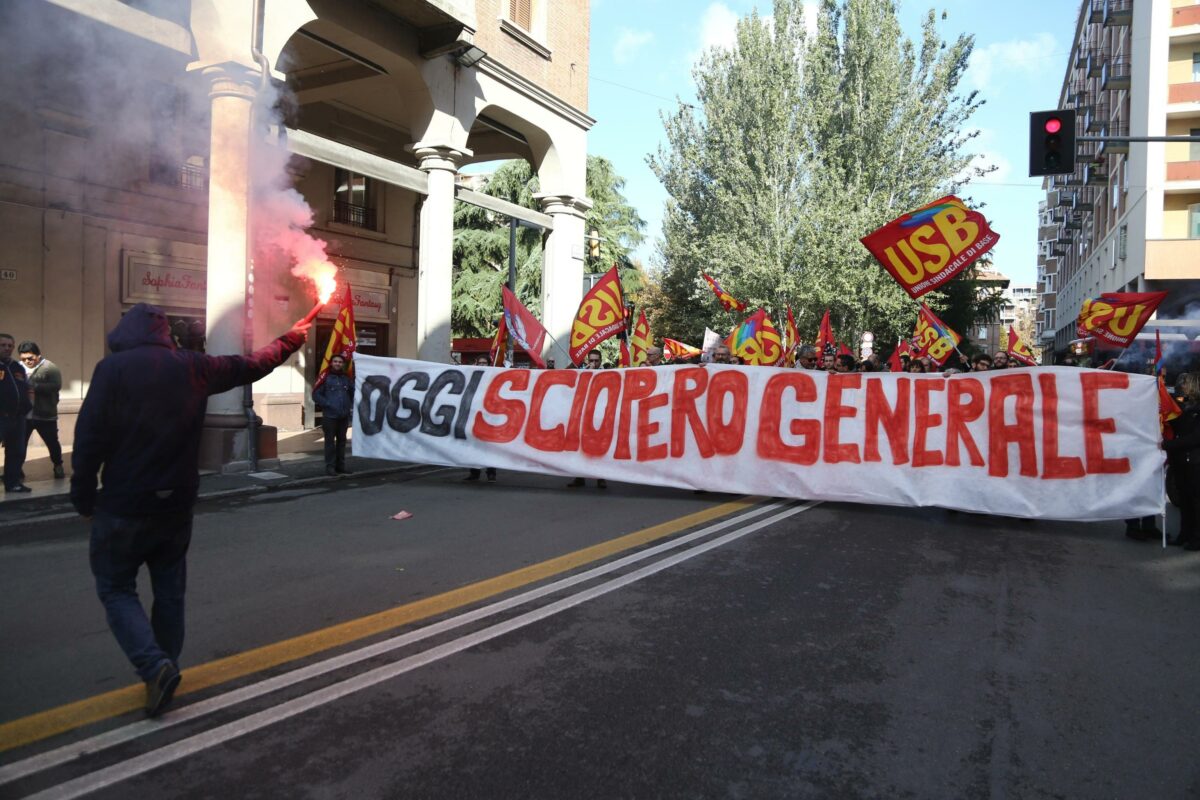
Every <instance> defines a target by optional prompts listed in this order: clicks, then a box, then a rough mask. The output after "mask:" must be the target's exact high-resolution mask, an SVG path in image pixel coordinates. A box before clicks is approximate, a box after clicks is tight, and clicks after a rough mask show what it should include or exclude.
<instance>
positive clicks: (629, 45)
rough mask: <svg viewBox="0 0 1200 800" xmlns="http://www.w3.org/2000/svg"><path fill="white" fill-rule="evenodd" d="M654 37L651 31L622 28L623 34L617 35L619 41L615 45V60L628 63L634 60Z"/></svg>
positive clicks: (618, 62) (619, 62)
mask: <svg viewBox="0 0 1200 800" xmlns="http://www.w3.org/2000/svg"><path fill="white" fill-rule="evenodd" d="M652 39H654V34H653V33H651V32H650V31H631V30H629V29H628V28H622V29H621V35H620V36H618V37H617V43H616V44H615V45H613V61H614V62H616V63H617V64H628V63H629V62H630V61H633V59H634V56H636V55H637V51H638V50H639V49H641V48H642V47H644V46H645V45H647V44H649V43H650V41H651V40H652Z"/></svg>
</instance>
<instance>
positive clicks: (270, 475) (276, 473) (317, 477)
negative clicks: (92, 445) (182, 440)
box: [0, 430, 417, 528]
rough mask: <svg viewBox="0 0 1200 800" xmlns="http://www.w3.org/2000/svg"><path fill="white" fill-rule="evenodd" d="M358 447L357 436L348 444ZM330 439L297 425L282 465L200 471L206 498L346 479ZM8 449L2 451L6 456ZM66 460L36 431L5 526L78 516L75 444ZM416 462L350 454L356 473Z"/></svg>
mask: <svg viewBox="0 0 1200 800" xmlns="http://www.w3.org/2000/svg"><path fill="white" fill-rule="evenodd" d="M347 450H350V451H351V452H352V451H353V442H351V443H350V444H349V445H348V446H347ZM324 453H325V442H324V439H323V437H322V434H321V431H320V430H308V431H291V432H281V433H280V434H279V465H278V466H277V467H270V468H265V467H264V468H261V469H260V470H259V471H258V472H233V473H220V472H211V471H203V470H202V471H201V472H200V498H201V499H204V498H211V497H223V496H226V495H234V494H248V493H253V492H261V491H267V490H268V489H271V488H276V487H286V486H296V485H303V484H309V483H317V482H325V481H336V480H341V479H342V478H344V477H347V476H344V475H337V476H332V477H331V476H329V475H326V474H325V455H324ZM2 457H3V451H0V458H2ZM63 462H64V466H65V467H66V470H67V477H66V478H62V479H57V480H56V479H55V478H54V470H53V464H51V462H50V455H49V453H48V452H47V450H46V448H45V447H44V446H42V445H41V440H40V439H39V438H38V437H37V436H34V437H33V440H32V441H31V442H30V447H29V452H28V454H27V455H26V458H25V485H26V486H28V487H29V488H30V489H32V490H33V491H32V492H30V493H29V494H8V493H0V528H3V527H9V526H13V525H17V524H20V523H23V522H32V521H35V520H40V519H46V516H47V515H53V516H54V518H58V517H60V516H62V517H66V516H72V515H74V511H73V509H72V508H71V502H70V498H69V493H70V490H71V449H70V448H69V447H64V448H63ZM414 466H417V465H414V464H411V463H408V462H399V461H384V460H381V459H373V458H359V457H356V456H354V455H348V456H347V457H346V467H347V468H348V469H349V470H350V471H351V475H350V477H354V476H359V477H361V476H363V475H382V474H386V473H390V472H402V471H405V470H408V469H412V468H413V467H414Z"/></svg>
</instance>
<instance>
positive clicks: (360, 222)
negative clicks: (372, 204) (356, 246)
mask: <svg viewBox="0 0 1200 800" xmlns="http://www.w3.org/2000/svg"><path fill="white" fill-rule="evenodd" d="M333 221H334V222H337V223H340V224H342V225H353V226H354V227H355V228H366V229H367V230H372V231H373V230H375V209H373V208H369V207H367V206H357V205H354V204H353V203H344V202H342V201H341V200H335V201H334V202H333Z"/></svg>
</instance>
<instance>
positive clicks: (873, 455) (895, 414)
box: [863, 378, 912, 464]
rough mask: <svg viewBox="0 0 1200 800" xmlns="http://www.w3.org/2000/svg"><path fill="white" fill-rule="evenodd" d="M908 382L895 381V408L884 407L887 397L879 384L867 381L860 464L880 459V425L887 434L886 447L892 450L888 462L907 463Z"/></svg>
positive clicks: (886, 403)
mask: <svg viewBox="0 0 1200 800" xmlns="http://www.w3.org/2000/svg"><path fill="white" fill-rule="evenodd" d="M911 382H912V381H910V380H909V379H908V378H897V379H896V384H895V385H896V405H895V406H894V407H893V406H891V405H889V404H888V401H887V395H885V394H884V393H883V381H881V380H878V379H875V380H868V381H867V410H866V423H865V424H866V429H867V437H866V442H865V443H864V445H863V460H864V461H867V462H876V461H882V460H883V459H882V458H881V457H880V455H879V427H880V425H881V424H882V426H883V429H884V431H886V432H887V437H888V445H889V446H890V447H891V449H892V463H893V464H907V463H908V407H909V384H910V383H911Z"/></svg>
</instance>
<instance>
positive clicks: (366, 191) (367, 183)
mask: <svg viewBox="0 0 1200 800" xmlns="http://www.w3.org/2000/svg"><path fill="white" fill-rule="evenodd" d="M375 193H376V188H375V182H374V181H373V180H371V179H370V178H368V177H366V176H364V175H356V174H354V173H353V172H350V171H349V170H345V169H335V170H334V171H333V221H334V222H339V223H341V224H343V225H353V226H354V227H356V228H366V229H368V230H372V231H373V230H377V229H376V227H375Z"/></svg>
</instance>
